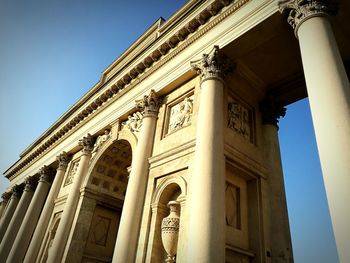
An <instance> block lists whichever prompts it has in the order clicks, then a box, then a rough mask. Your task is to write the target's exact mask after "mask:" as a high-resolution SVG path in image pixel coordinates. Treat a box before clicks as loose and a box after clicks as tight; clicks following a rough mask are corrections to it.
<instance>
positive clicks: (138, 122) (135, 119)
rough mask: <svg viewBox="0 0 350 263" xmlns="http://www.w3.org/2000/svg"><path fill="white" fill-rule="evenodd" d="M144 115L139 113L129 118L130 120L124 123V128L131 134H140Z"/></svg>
mask: <svg viewBox="0 0 350 263" xmlns="http://www.w3.org/2000/svg"><path fill="white" fill-rule="evenodd" d="M142 118H143V115H142V113H141V112H139V111H137V112H134V113H133V114H131V115H129V116H128V120H126V121H124V122H123V123H122V126H123V127H126V128H127V129H129V130H130V131H131V132H133V133H135V132H139V131H140V130H141V126H142Z"/></svg>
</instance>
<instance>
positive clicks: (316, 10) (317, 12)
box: [278, 0, 336, 36]
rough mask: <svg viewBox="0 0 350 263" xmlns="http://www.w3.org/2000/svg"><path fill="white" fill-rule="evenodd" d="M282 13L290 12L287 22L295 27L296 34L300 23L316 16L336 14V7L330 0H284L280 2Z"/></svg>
mask: <svg viewBox="0 0 350 263" xmlns="http://www.w3.org/2000/svg"><path fill="white" fill-rule="evenodd" d="M278 6H279V9H280V12H281V13H284V12H289V13H288V18H287V22H288V23H289V24H290V25H291V26H292V27H293V29H294V33H295V36H297V31H298V29H299V27H300V25H301V24H302V23H303V22H305V21H306V20H307V19H309V18H311V17H315V16H328V15H331V14H334V13H335V11H336V8H335V6H334V5H331V4H330V3H329V1H328V0H283V1H280V2H279V3H278Z"/></svg>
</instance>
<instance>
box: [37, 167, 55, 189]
mask: <svg viewBox="0 0 350 263" xmlns="http://www.w3.org/2000/svg"><path fill="white" fill-rule="evenodd" d="M39 175H40V179H39V182H43V183H49V184H51V183H52V181H53V178H54V176H55V171H54V170H53V169H52V168H51V167H48V166H46V165H44V166H43V167H41V168H40V170H39Z"/></svg>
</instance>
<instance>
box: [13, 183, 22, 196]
mask: <svg viewBox="0 0 350 263" xmlns="http://www.w3.org/2000/svg"><path fill="white" fill-rule="evenodd" d="M23 189H24V185H23V184H22V185H17V184H16V185H14V186H13V187H12V196H14V197H17V198H20V197H21V195H22V193H23Z"/></svg>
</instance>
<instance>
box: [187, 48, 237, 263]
mask: <svg viewBox="0 0 350 263" xmlns="http://www.w3.org/2000/svg"><path fill="white" fill-rule="evenodd" d="M191 66H192V68H193V69H195V70H197V72H198V73H199V74H200V75H201V84H200V87H201V94H200V101H199V112H198V119H197V132H196V147H195V156H194V162H193V173H192V175H191V180H190V196H189V206H188V208H189V215H190V217H189V225H188V227H187V229H188V245H187V247H188V251H187V259H188V260H187V262H200V263H204V262H208V263H209V262H225V156H224V134H223V128H224V126H223V125H224V123H223V110H224V105H223V103H224V100H223V92H224V80H223V78H224V77H225V75H226V74H227V73H228V72H229V71H230V70H232V64H230V62H229V60H228V59H227V58H226V57H225V56H224V55H223V54H221V53H220V51H219V48H218V46H214V48H213V50H212V51H211V52H210V53H209V54H204V55H203V57H202V59H200V60H198V61H194V62H191Z"/></svg>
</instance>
